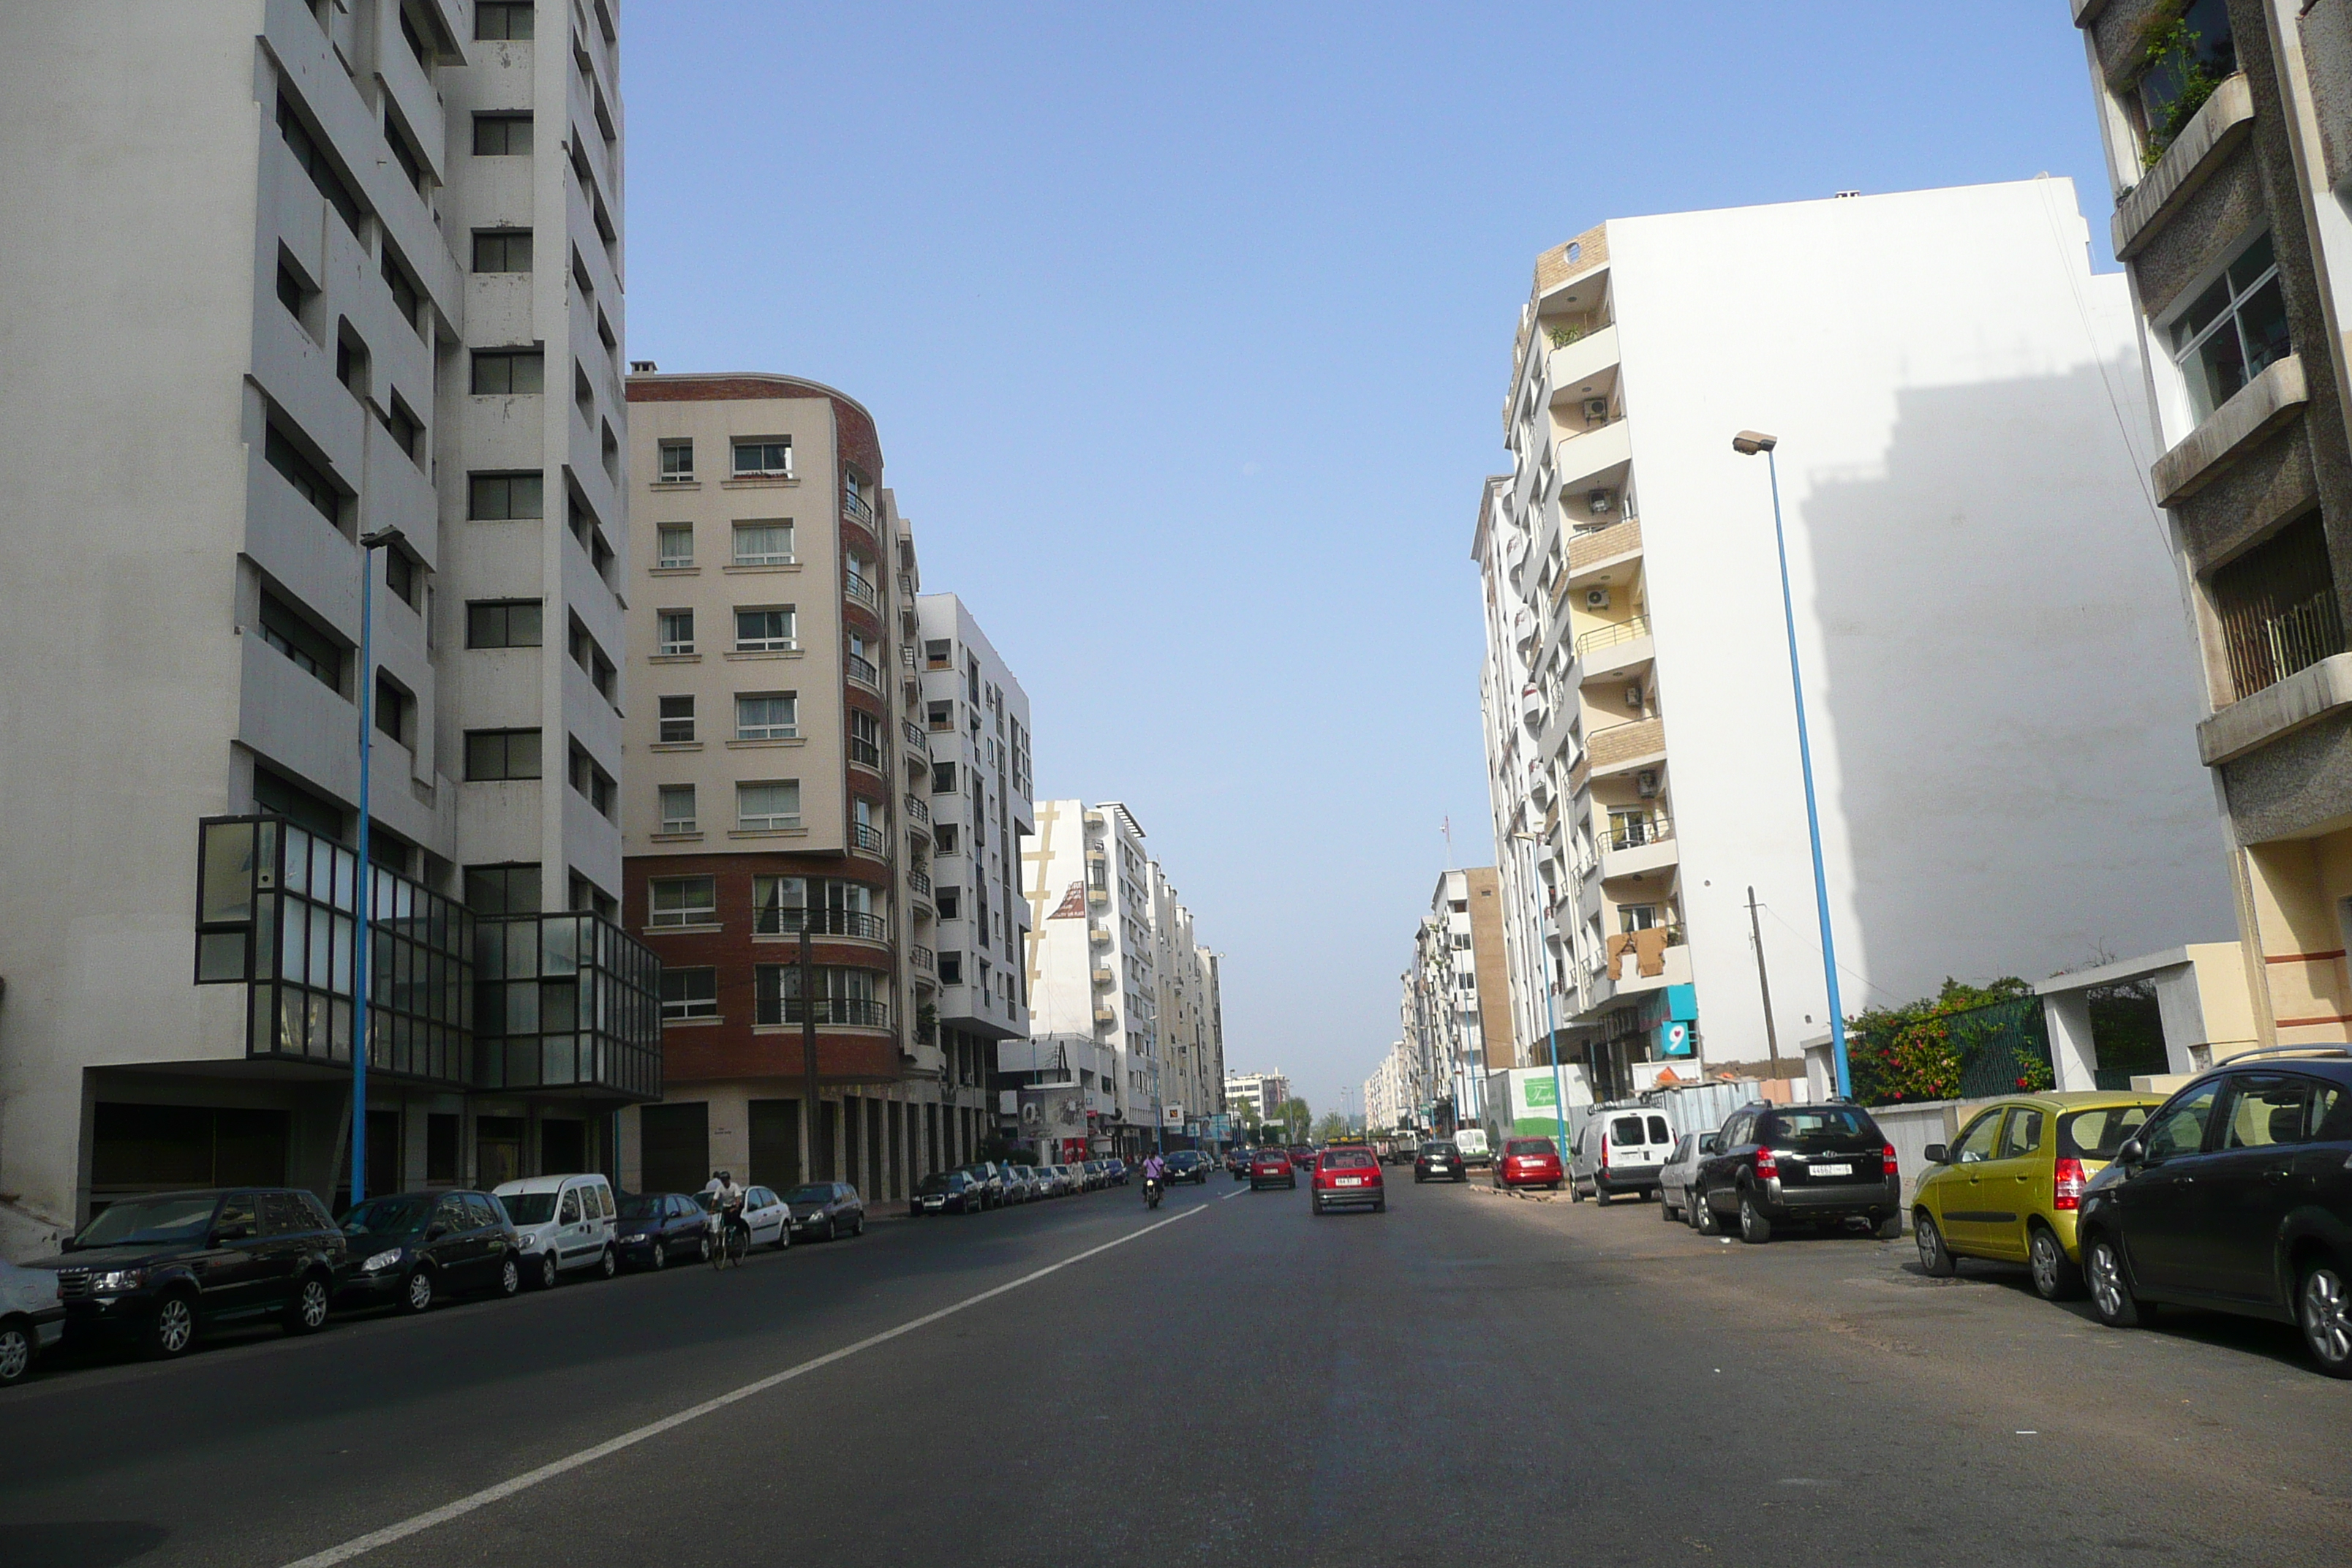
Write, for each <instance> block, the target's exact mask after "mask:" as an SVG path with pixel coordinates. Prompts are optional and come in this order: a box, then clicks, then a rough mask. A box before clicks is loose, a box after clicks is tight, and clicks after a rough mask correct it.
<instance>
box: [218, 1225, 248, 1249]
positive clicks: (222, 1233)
mask: <svg viewBox="0 0 2352 1568" xmlns="http://www.w3.org/2000/svg"><path fill="white" fill-rule="evenodd" d="M252 1235H253V1227H252V1226H249V1225H225V1226H221V1227H220V1228H219V1229H218V1230H215V1231H214V1232H213V1245H214V1246H215V1247H219V1246H221V1245H222V1244H223V1243H225V1242H231V1241H244V1240H246V1239H247V1237H251V1236H252Z"/></svg>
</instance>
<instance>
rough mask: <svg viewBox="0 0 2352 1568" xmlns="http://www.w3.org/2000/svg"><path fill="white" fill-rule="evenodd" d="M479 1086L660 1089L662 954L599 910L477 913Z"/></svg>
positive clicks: (649, 1095)
mask: <svg viewBox="0 0 2352 1568" xmlns="http://www.w3.org/2000/svg"><path fill="white" fill-rule="evenodd" d="M473 969H474V974H475V976H476V979H475V983H474V1070H473V1079H472V1083H473V1087H474V1088H476V1089H606V1090H612V1091H614V1092H617V1093H621V1094H625V1095H628V1096H631V1097H632V1098H636V1099H645V1100H658V1099H660V1098H661V962H660V960H658V959H656V958H655V957H654V955H653V951H652V950H651V949H650V948H647V947H646V945H645V944H644V943H643V942H638V941H636V940H635V938H633V937H631V936H630V935H629V934H628V933H627V932H625V931H622V930H621V929H620V928H619V927H617V926H615V925H614V924H613V923H612V922H611V921H606V920H604V919H603V918H602V917H600V916H596V915H586V914H558V915H514V916H509V917H508V918H507V919H504V920H491V919H482V920H478V921H475V922H474V965H473Z"/></svg>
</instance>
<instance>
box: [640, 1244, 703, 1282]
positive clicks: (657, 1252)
mask: <svg viewBox="0 0 2352 1568" xmlns="http://www.w3.org/2000/svg"><path fill="white" fill-rule="evenodd" d="M709 1249H710V1248H709V1243H707V1242H706V1243H705V1244H704V1246H703V1250H704V1251H706V1252H708V1251H709ZM668 1267H669V1248H668V1247H664V1246H663V1245H662V1244H661V1243H660V1242H658V1241H656V1242H655V1243H654V1251H653V1262H652V1268H653V1271H654V1272H655V1273H656V1274H658V1273H660V1272H661V1271H662V1270H663V1269H665V1268H668Z"/></svg>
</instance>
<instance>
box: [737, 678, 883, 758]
mask: <svg viewBox="0 0 2352 1568" xmlns="http://www.w3.org/2000/svg"><path fill="white" fill-rule="evenodd" d="M858 717H859V716H858V715H857V714H856V713H852V714H851V715H850V721H851V723H852V724H853V725H855V723H856V720H857V718H858ZM800 732H801V731H800V699H799V697H798V696H797V695H795V694H794V693H793V692H790V691H747V692H745V693H743V694H742V695H740V696H739V697H737V698H736V699H735V738H736V739H737V740H739V741H790V740H793V739H795V738H797V737H798V736H799V734H800ZM850 750H851V752H852V753H853V754H855V752H856V740H855V739H854V738H853V739H852V741H851V742H850Z"/></svg>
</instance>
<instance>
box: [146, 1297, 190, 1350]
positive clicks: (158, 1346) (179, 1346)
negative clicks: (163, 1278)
mask: <svg viewBox="0 0 2352 1568" xmlns="http://www.w3.org/2000/svg"><path fill="white" fill-rule="evenodd" d="M195 1342H196V1304H195V1303H194V1301H191V1300H188V1298H187V1297H185V1296H184V1295H171V1296H166V1297H164V1298H163V1300H161V1301H158V1302H157V1303H155V1315H154V1316H153V1317H152V1318H150V1319H148V1320H147V1330H146V1332H145V1333H143V1334H142V1335H141V1336H140V1349H141V1350H142V1351H144V1352H146V1354H147V1356H148V1358H149V1359H150V1360H152V1361H169V1360H171V1359H172V1358H173V1357H174V1356H182V1355H185V1354H187V1353H188V1347H189V1346H191V1345H193V1344H194V1343H195Z"/></svg>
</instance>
